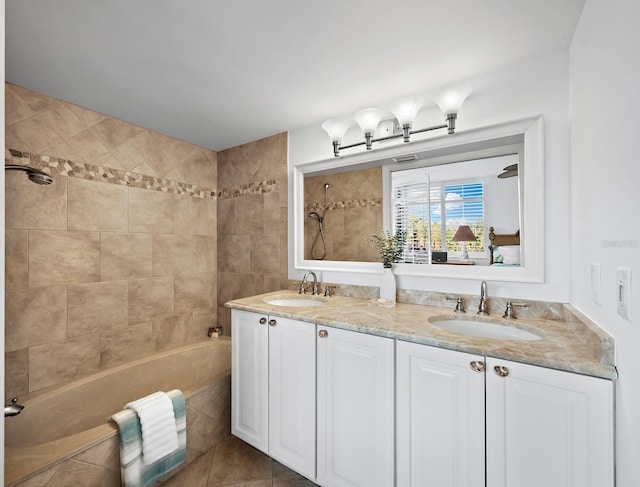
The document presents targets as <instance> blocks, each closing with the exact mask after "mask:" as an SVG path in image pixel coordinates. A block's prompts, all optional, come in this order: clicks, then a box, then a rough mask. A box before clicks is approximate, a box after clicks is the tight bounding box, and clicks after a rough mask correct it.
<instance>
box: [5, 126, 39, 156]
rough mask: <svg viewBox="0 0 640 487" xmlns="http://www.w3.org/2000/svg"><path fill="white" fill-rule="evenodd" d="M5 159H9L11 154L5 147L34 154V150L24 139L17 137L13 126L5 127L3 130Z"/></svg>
mask: <svg viewBox="0 0 640 487" xmlns="http://www.w3.org/2000/svg"><path fill="white" fill-rule="evenodd" d="M4 146H5V149H4V150H5V159H11V154H10V153H8V151H7V149H15V150H18V151H21V152H29V153H32V154H35V153H36V151H35V150H34V149H33V147H31V146H30V145H29V144H27V143H26V142H25V141H24V140H22V139H21V138H20V137H18V134H17V133H16V131H15V129H14V128H13V127H7V128H6V129H5V132H4Z"/></svg>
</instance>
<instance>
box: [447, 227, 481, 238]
mask: <svg viewBox="0 0 640 487" xmlns="http://www.w3.org/2000/svg"><path fill="white" fill-rule="evenodd" d="M476 240H477V239H476V236H475V235H474V234H473V232H472V231H471V227H469V225H460V226H459V227H458V229H457V230H456V233H455V235H454V236H453V241H454V242H475V241H476Z"/></svg>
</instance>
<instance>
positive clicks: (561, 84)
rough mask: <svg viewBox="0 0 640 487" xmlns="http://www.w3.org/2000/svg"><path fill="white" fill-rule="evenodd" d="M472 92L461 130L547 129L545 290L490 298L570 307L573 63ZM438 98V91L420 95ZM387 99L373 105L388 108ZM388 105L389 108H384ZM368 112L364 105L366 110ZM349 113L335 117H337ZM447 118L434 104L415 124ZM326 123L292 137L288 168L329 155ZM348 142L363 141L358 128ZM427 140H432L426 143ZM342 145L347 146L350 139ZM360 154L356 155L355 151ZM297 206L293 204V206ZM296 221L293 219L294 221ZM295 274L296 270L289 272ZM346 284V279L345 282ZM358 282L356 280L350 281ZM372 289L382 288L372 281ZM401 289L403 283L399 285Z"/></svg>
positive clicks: (457, 287) (499, 290)
mask: <svg viewBox="0 0 640 487" xmlns="http://www.w3.org/2000/svg"><path fill="white" fill-rule="evenodd" d="M461 82H465V83H468V84H469V85H470V86H471V87H472V88H473V93H472V94H471V95H470V96H469V98H468V99H467V100H466V101H465V104H464V105H463V107H462V111H461V113H460V115H459V118H458V124H457V128H458V130H465V129H472V128H479V127H484V126H488V125H493V124H497V123H501V122H507V121H513V120H517V119H522V118H527V117H531V116H536V115H540V114H542V115H543V116H544V124H545V125H544V126H545V134H544V137H545V209H544V211H545V215H546V226H545V234H546V235H547V236H548V238H547V239H546V240H547V244H546V246H545V252H546V265H545V276H546V277H545V283H544V284H525V283H507V282H492V283H490V294H491V295H495V296H508V297H513V298H523V299H536V300H546V301H556V302H568V301H569V193H568V188H569V154H570V152H569V108H568V107H569V61H568V52H567V51H561V52H557V53H553V54H550V55H547V56H544V57H542V58H538V59H533V60H530V61H528V62H525V63H522V64H518V65H514V66H511V67H509V68H507V69H504V70H500V71H495V72H491V73H487V74H483V75H480V76H477V77H474V78H471V79H468V80H461ZM421 95H423V96H424V97H425V99H426V100H433V95H434V94H433V93H421ZM389 101H390V100H386V99H384V94H381V96H380V100H372V101H371V104H372V105H374V106H375V105H378V106H380V105H384V104H385V103H388V102H389ZM382 107H384V106H382ZM363 108H364V107H363ZM341 115H348V114H340V113H337V114H336V116H341ZM441 119H442V115H441V114H440V112H439V110H438V108H437V107H436V106H435V105H433V107H432V108H430V109H426V108H425V109H423V110H422V111H421V112H420V114H419V116H418V118H417V120H416V122H415V124H414V126H415V127H416V128H421V127H426V126H428V125H433V124H437V123H440V120H441ZM321 123H322V120H319V121H318V123H317V124H316V125H314V126H311V127H307V128H304V129H300V130H296V131H292V132H290V133H289V164H290V165H291V166H297V165H300V164H305V163H309V162H314V161H319V160H324V159H328V158H331V157H332V152H331V143H330V141H329V139H328V137H327V135H326V133H325V132H324V131H323V130H322V127H321ZM348 135H349V136H350V137H358V135H357V129H355V130H350V132H349V134H348ZM428 136H429V135H427V137H428ZM345 143H349V140H348V139H345ZM356 150H358V149H352V150H351V152H350V153H353V151H356ZM291 206H292V205H290V207H291ZM290 219H291V218H290ZM290 269H292V266H290ZM347 282H348V281H347ZM353 282H357V277H356V276H353ZM371 285H377V282H376V283H372V284H371ZM399 286H400V287H409V286H404V285H403V280H402V277H401V278H400V280H399ZM411 288H412V289H423V290H434V291H436V290H437V291H443V292H457V293H464V294H477V293H478V292H479V282H477V281H473V280H456V279H438V278H421V279H420V281H419V283H418V286H415V283H414V285H412V286H411Z"/></svg>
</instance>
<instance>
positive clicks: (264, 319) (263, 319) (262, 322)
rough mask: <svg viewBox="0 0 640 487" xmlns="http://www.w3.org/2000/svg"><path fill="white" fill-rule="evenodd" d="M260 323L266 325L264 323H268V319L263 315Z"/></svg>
mask: <svg viewBox="0 0 640 487" xmlns="http://www.w3.org/2000/svg"><path fill="white" fill-rule="evenodd" d="M259 323H260V324H261V325H264V324H266V323H267V319H266V318H265V317H264V316H263V317H262V318H260V321H259Z"/></svg>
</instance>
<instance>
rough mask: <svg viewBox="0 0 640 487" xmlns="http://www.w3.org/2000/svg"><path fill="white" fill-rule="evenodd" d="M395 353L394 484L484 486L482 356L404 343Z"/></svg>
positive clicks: (413, 486) (408, 485)
mask: <svg viewBox="0 0 640 487" xmlns="http://www.w3.org/2000/svg"><path fill="white" fill-rule="evenodd" d="M396 356H397V365H396V372H397V377H396V381H397V393H396V394H397V399H396V400H397V403H396V404H397V410H396V415H397V420H396V428H397V430H396V435H397V436H396V441H397V449H396V454H397V479H398V481H397V484H396V485H397V486H398V487H400V486H402V487H424V486H429V485H433V486H438V487H454V486H455V487H484V485H485V477H484V468H485V463H484V460H485V458H484V441H485V431H484V412H485V411H484V357H483V356H482V355H470V354H467V353H462V352H455V351H452V350H444V349H440V348H435V347H429V346H426V345H418V344H415V343H409V342H402V341H398V342H397V348H396ZM514 487H516V486H515V485H514Z"/></svg>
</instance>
